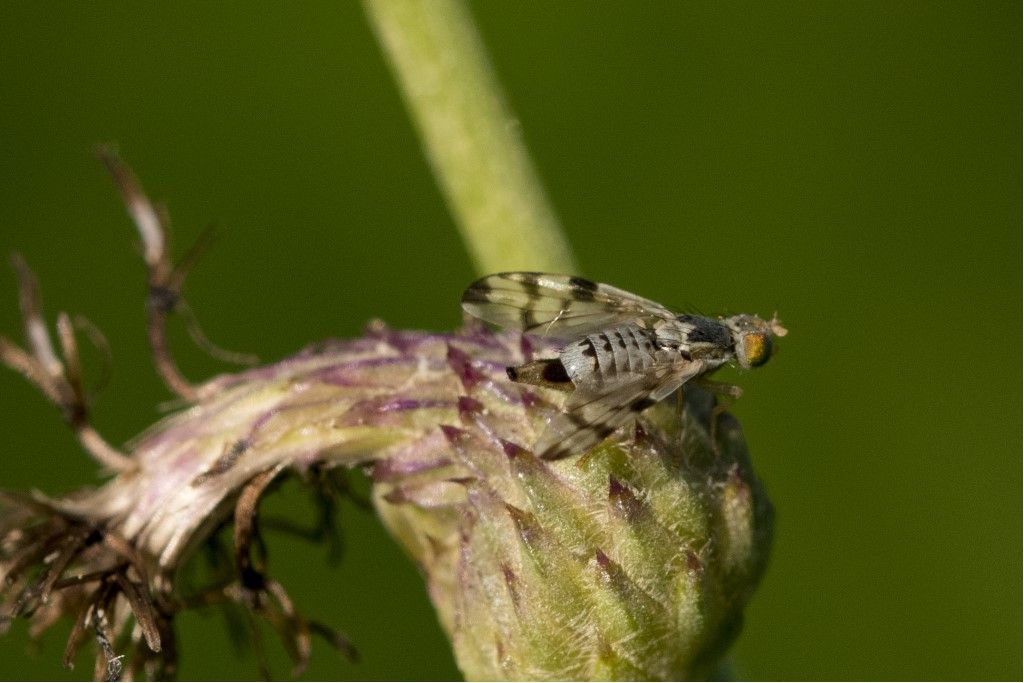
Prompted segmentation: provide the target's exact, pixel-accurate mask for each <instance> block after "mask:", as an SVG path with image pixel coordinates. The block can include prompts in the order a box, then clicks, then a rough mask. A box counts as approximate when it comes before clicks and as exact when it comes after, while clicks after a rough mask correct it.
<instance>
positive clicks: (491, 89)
mask: <svg viewBox="0 0 1024 683" xmlns="http://www.w3.org/2000/svg"><path fill="white" fill-rule="evenodd" d="M363 5H364V7H365V9H366V14H367V16H368V17H369V19H370V23H371V25H372V26H373V29H374V32H375V33H376V35H377V39H378V40H379V41H380V44H381V48H382V49H383V50H384V52H385V54H386V55H387V57H388V62H389V63H390V65H391V69H392V71H393V72H394V74H395V78H396V79H397V81H398V85H399V88H400V89H401V92H402V96H403V97H404V99H405V103H406V106H407V107H408V108H409V112H410V114H411V116H412V119H413V121H414V122H415V124H416V128H417V130H418V131H419V135H420V138H421V139H422V141H423V147H424V150H425V151H426V155H427V158H428V159H429V161H430V165H431V167H432V168H433V171H434V175H435V176H436V177H437V181H438V183H439V184H440V186H441V189H442V191H443V192H444V195H445V198H446V199H447V201H448V205H449V207H450V209H451V211H452V213H453V214H454V216H455V220H456V223H457V224H458V226H459V230H460V231H461V232H462V238H463V240H465V242H466V245H467V247H468V249H469V252H470V255H471V256H472V258H473V263H474V265H475V266H476V269H477V271H478V272H479V273H480V274H481V275H483V274H487V273H493V272H498V271H507V270H540V271H549V272H564V273H575V272H577V268H576V263H575V259H574V258H573V255H572V251H571V249H570V247H569V243H568V241H567V240H566V238H565V235H564V234H563V232H562V229H561V227H560V226H559V224H558V219H557V218H555V214H554V211H552V209H551V207H550V206H549V205H548V202H547V199H546V198H545V196H544V191H543V189H542V188H541V184H540V181H539V179H538V178H537V175H536V173H535V171H534V169H533V165H532V163H531V162H530V159H529V156H528V155H527V152H526V147H525V145H524V144H523V140H522V136H521V135H520V133H519V127H518V122H517V121H516V119H515V118H514V117H513V116H512V114H511V113H510V112H509V109H508V107H507V105H506V103H505V101H504V98H503V96H502V93H501V90H500V88H499V87H498V84H497V82H496V80H495V78H494V75H493V73H492V70H491V65H490V63H489V62H488V60H487V55H486V54H485V52H484V47H483V43H482V42H481V40H480V36H479V35H478V33H477V30H476V27H475V26H474V24H473V18H472V16H470V13H469V10H468V9H467V8H466V6H465V4H464V3H463V2H462V0H364V1H363Z"/></svg>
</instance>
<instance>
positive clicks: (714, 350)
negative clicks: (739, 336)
mask: <svg viewBox="0 0 1024 683" xmlns="http://www.w3.org/2000/svg"><path fill="white" fill-rule="evenodd" d="M665 328H666V331H665V333H664V334H663V335H659V338H664V339H666V340H669V339H672V340H675V339H678V341H677V342H676V347H677V348H678V349H679V353H681V354H682V355H683V356H684V357H686V358H690V359H693V360H706V361H721V362H725V361H726V360H728V359H730V358H731V357H732V355H733V338H732V333H731V332H730V330H729V328H728V327H726V325H725V324H724V323H723V322H722V321H721V320H716V319H714V318H708V317H705V316H702V315H691V314H685V315H680V316H677V317H676V319H675V320H674V321H672V322H669V323H666V325H665ZM669 329H672V332H669V331H668V330H669ZM659 332H660V331H659Z"/></svg>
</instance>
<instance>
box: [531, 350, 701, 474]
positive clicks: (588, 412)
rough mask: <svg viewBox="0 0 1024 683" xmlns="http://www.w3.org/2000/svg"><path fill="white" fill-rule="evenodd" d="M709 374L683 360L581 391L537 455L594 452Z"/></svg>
mask: <svg viewBox="0 0 1024 683" xmlns="http://www.w3.org/2000/svg"><path fill="white" fill-rule="evenodd" d="M706 369H707V368H706V367H705V364H704V363H703V362H702V361H696V360H695V361H688V360H685V359H682V358H679V359H678V360H675V361H672V362H663V363H661V364H659V365H658V366H656V367H654V368H651V369H650V370H649V371H648V372H644V373H630V374H624V375H620V376H619V377H618V378H616V381H615V382H614V383H611V384H608V383H605V384H601V385H597V384H594V385H587V384H584V385H580V386H577V387H576V390H575V391H573V393H572V394H571V395H570V396H569V398H568V399H567V400H566V404H565V407H564V409H563V410H564V412H562V413H559V414H557V415H555V416H554V417H553V418H552V419H551V422H550V423H548V426H547V428H546V429H545V430H544V432H543V433H542V434H541V435H540V438H539V439H537V443H536V444H535V445H534V452H535V453H536V454H537V455H538V456H539V457H541V458H544V459H546V460H557V459H559V458H564V457H567V456H569V455H573V454H574V453H582V452H584V451H586V450H589V449H590V448H591V447H593V446H595V445H597V444H598V443H600V442H601V441H603V440H604V439H605V437H607V436H608V435H609V434H611V433H612V432H614V431H615V430H616V429H618V428H619V427H621V426H622V425H624V424H626V423H627V422H629V420H630V419H631V418H634V417H636V416H637V415H639V414H640V413H641V412H643V411H644V410H645V409H647V408H649V407H651V406H652V405H654V404H655V403H657V402H658V401H660V400H661V399H663V398H665V397H666V396H668V395H669V394H671V393H672V392H673V391H675V390H676V389H678V388H679V387H680V386H682V385H683V384H684V383H686V382H687V381H689V380H690V379H692V378H693V377H696V376H698V375H700V374H701V373H702V372H704V370H706Z"/></svg>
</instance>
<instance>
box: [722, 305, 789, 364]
mask: <svg viewBox="0 0 1024 683" xmlns="http://www.w3.org/2000/svg"><path fill="white" fill-rule="evenodd" d="M722 322H723V323H725V325H726V327H728V328H729V330H730V331H731V332H732V342H733V352H734V353H735V354H736V360H737V361H738V362H739V364H740V366H741V367H743V368H756V367H759V366H761V365H764V364H765V363H767V362H768V359H769V358H771V357H772V340H773V339H774V338H775V337H784V336H786V332H787V330H786V328H785V327H783V326H782V323H780V322H779V320H778V319H777V318H776V317H774V316H772V319H771V320H764V319H763V318H759V317H757V316H756V315H746V314H743V315H734V316H732V317H730V318H725V319H724V320H722Z"/></svg>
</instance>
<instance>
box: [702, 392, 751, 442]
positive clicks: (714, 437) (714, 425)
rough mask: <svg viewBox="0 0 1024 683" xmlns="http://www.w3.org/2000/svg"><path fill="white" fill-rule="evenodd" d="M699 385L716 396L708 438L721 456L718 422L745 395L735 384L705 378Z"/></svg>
mask: <svg viewBox="0 0 1024 683" xmlns="http://www.w3.org/2000/svg"><path fill="white" fill-rule="evenodd" d="M697 383H698V384H699V385H700V386H701V387H703V388H704V389H707V390H708V391H710V392H711V393H712V394H714V395H715V399H716V400H715V407H714V408H712V409H711V418H710V430H709V434H708V436H709V437H710V438H711V448H712V449H713V450H714V452H715V455H720V454H721V453H720V451H719V448H718V420H719V418H720V417H721V416H722V414H723V413H726V412H728V410H729V408H731V407H732V404H733V403H735V402H736V400H737V399H738V398H739V397H740V396H742V395H743V389H741V388H740V387H738V386H736V385H735V384H729V383H727V382H715V381H713V380H710V379H704V378H703V377H702V378H700V379H698V380H697Z"/></svg>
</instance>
